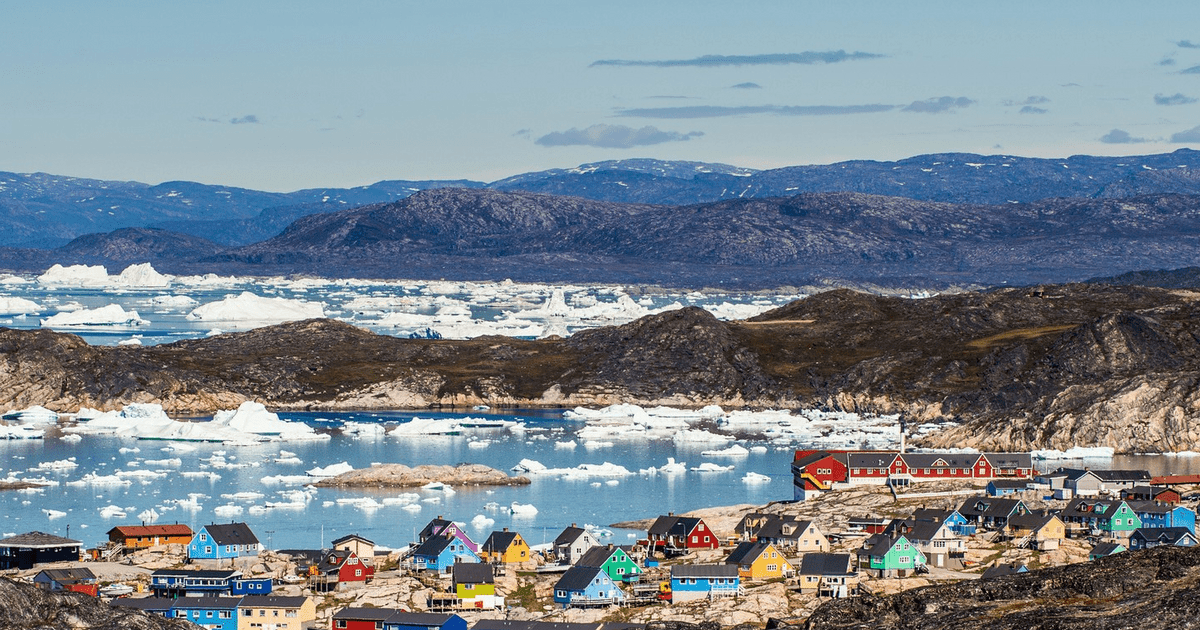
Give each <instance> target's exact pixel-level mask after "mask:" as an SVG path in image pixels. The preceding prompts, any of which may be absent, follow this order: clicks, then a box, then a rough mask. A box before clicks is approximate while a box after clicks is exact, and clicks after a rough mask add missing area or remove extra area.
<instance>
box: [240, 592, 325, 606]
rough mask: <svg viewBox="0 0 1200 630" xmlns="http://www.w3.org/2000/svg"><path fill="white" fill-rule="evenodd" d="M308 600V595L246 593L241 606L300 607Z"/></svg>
mask: <svg viewBox="0 0 1200 630" xmlns="http://www.w3.org/2000/svg"><path fill="white" fill-rule="evenodd" d="M306 601H308V598H307V597H288V596H286V595H246V596H245V597H243V598H242V603H240V604H238V607H239V608H299V607H301V606H303V605H304V602H306Z"/></svg>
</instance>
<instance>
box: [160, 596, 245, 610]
mask: <svg viewBox="0 0 1200 630" xmlns="http://www.w3.org/2000/svg"><path fill="white" fill-rule="evenodd" d="M241 601H242V598H241V597H180V598H179V599H176V600H175V605H174V606H172V608H214V609H221V610H233V609H234V608H237V607H238V604H240V603H241Z"/></svg>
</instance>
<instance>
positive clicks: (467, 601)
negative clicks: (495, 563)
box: [450, 562, 504, 609]
mask: <svg viewBox="0 0 1200 630" xmlns="http://www.w3.org/2000/svg"><path fill="white" fill-rule="evenodd" d="M450 573H451V583H452V585H453V587H454V597H455V600H456V603H457V606H458V607H459V608H486V609H492V608H503V607H504V598H503V597H497V596H496V577H495V575H493V574H492V567H490V566H488V565H486V564H481V563H479V562H455V563H454V567H453V568H452V569H451V570H450Z"/></svg>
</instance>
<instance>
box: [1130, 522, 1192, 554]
mask: <svg viewBox="0 0 1200 630" xmlns="http://www.w3.org/2000/svg"><path fill="white" fill-rule="evenodd" d="M1165 545H1170V546H1174V547H1195V546H1196V535H1195V534H1193V533H1192V532H1191V531H1190V530H1189V529H1188V528H1186V527H1156V528H1148V527H1143V528H1141V529H1135V530H1133V533H1132V534H1130V535H1129V548H1130V549H1149V548H1150V547H1160V546H1165Z"/></svg>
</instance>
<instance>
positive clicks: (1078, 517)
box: [1059, 497, 1142, 537]
mask: <svg viewBox="0 0 1200 630" xmlns="http://www.w3.org/2000/svg"><path fill="white" fill-rule="evenodd" d="M1059 518H1061V519H1062V520H1063V522H1064V523H1066V524H1067V526H1068V528H1070V527H1071V526H1072V525H1075V526H1076V527H1077V528H1082V529H1085V530H1088V531H1093V532H1096V533H1099V534H1107V535H1110V536H1122V537H1124V536H1128V535H1129V534H1131V533H1133V530H1135V529H1137V528H1139V527H1141V526H1142V520H1141V519H1140V518H1138V516H1137V514H1136V513H1134V511H1133V509H1132V508H1130V507H1129V504H1128V503H1126V502H1125V501H1122V500H1120V499H1116V500H1106V499H1088V498H1079V497H1077V498H1075V499H1072V500H1071V502H1070V503H1068V504H1067V506H1066V507H1065V508H1063V509H1062V511H1060V512H1059Z"/></svg>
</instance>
